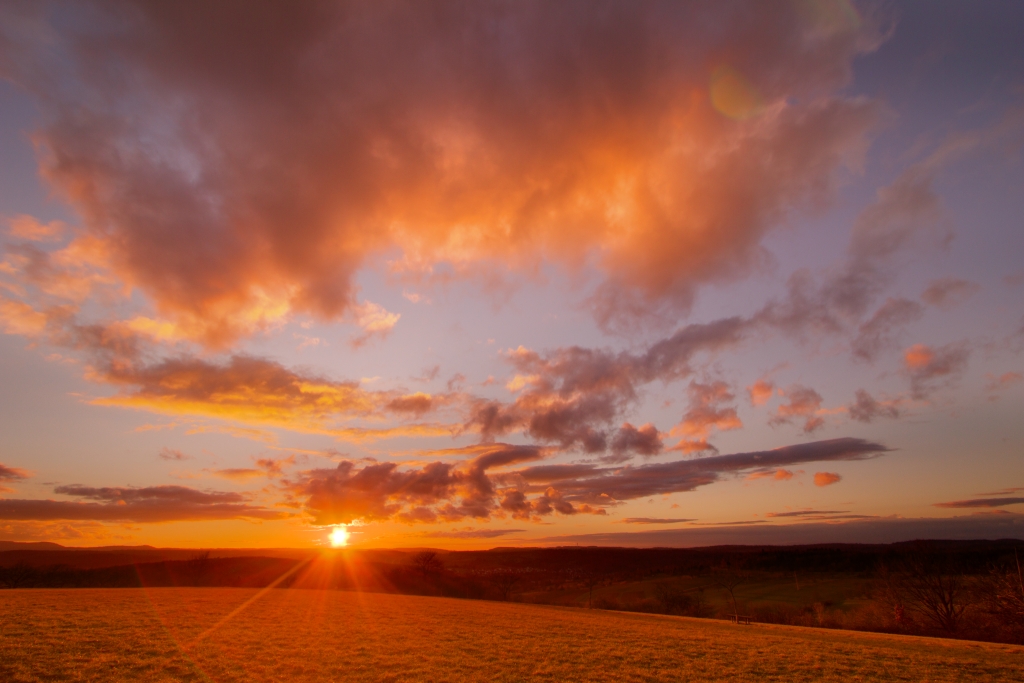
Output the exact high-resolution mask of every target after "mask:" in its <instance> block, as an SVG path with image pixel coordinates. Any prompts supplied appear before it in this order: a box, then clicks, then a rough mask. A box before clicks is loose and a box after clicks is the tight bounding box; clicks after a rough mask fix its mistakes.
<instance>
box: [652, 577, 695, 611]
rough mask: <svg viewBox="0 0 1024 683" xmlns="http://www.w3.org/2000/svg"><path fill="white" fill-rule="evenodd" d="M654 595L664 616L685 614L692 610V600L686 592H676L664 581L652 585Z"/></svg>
mask: <svg viewBox="0 0 1024 683" xmlns="http://www.w3.org/2000/svg"><path fill="white" fill-rule="evenodd" d="M654 594H655V597H656V598H657V600H658V603H659V604H661V608H662V609H663V610H664V611H665V613H666V614H686V613H688V612H690V611H691V610H692V609H693V603H694V600H693V598H692V597H690V595H688V591H680V590H676V589H675V588H673V587H672V585H671V584H669V583H667V582H665V581H662V582H659V583H656V584H655V585H654Z"/></svg>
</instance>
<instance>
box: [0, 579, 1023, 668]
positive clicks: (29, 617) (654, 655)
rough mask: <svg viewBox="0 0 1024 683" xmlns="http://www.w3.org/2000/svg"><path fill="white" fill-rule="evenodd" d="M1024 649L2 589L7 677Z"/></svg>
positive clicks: (367, 597) (719, 660)
mask: <svg viewBox="0 0 1024 683" xmlns="http://www.w3.org/2000/svg"><path fill="white" fill-rule="evenodd" d="M1022 670H1024V647H1020V646H1012V645H994V644H985V643H969V642H962V641H954V640H941V639H927V638H916V637H908V636H891V635H881V634H869V633H855V632H849V631H827V630H819V629H806V628H799V627H787V626H771V625H753V626H736V625H733V624H729V623H725V622H720V621H714V620H708V619H689V618H685V617H669V616H659V615H647V614H633V613H623V612H608V611H601V610H583V609H574V608H564V607H553V606H541V605H524V604H514V603H494V602H484V601H468V600H455V599H447V598H428V597H417V596H404V595H386V594H368V593H357V592H342V591H315V590H276V589H271V590H264V591H256V590H251V589H236V588H149V589H121V590H117V589H79V590H66V589H53V590H50V589H26V590H8V591H0V680H4V681H10V682H11V683H15V682H25V681H42V680H75V681H137V680H145V681H300V682H301V681H521V680H549V681H680V680H687V681H757V682H758V683H763V682H764V681H932V682H937V681H967V680H969V681H1018V680H1020V672H1021V671H1022Z"/></svg>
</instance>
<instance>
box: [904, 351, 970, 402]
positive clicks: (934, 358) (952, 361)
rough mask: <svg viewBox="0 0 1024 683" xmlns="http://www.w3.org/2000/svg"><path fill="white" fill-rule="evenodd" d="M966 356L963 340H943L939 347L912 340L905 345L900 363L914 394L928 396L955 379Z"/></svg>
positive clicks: (921, 396)
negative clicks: (909, 343) (905, 348)
mask: <svg viewBox="0 0 1024 683" xmlns="http://www.w3.org/2000/svg"><path fill="white" fill-rule="evenodd" d="M969 356H970V354H969V352H968V350H967V348H966V346H964V345H963V344H946V345H945V346H941V347H939V348H932V347H930V346H927V345H925V344H915V345H913V346H911V347H910V348H908V349H907V350H906V351H905V352H904V353H903V365H904V370H905V372H906V373H907V375H908V376H909V377H910V390H911V394H912V395H913V397H914V398H916V399H925V398H928V396H929V395H931V394H932V393H933V392H934V391H937V390H938V389H940V388H942V387H943V386H946V385H948V384H949V383H950V382H951V381H953V380H955V379H956V377H957V376H959V374H960V373H962V372H963V371H964V369H965V368H966V367H967V359H968V357H969Z"/></svg>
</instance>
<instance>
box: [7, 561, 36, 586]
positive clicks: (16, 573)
mask: <svg viewBox="0 0 1024 683" xmlns="http://www.w3.org/2000/svg"><path fill="white" fill-rule="evenodd" d="M37 574H38V572H37V571H36V570H35V569H34V568H32V567H31V566H30V565H29V564H28V563H27V562H25V561H21V562H17V563H15V564H13V565H11V566H10V567H6V568H4V567H0V585H4V586H7V587H8V588H25V587H26V586H28V585H30V584H31V583H32V582H33V580H35V578H36V575H37Z"/></svg>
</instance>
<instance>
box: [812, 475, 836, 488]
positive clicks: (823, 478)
mask: <svg viewBox="0 0 1024 683" xmlns="http://www.w3.org/2000/svg"><path fill="white" fill-rule="evenodd" d="M841 479H842V477H841V476H839V475H838V474H836V473H835V472H815V473H814V485H815V486H831V485H832V484H837V483H839V481H840V480H841Z"/></svg>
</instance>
